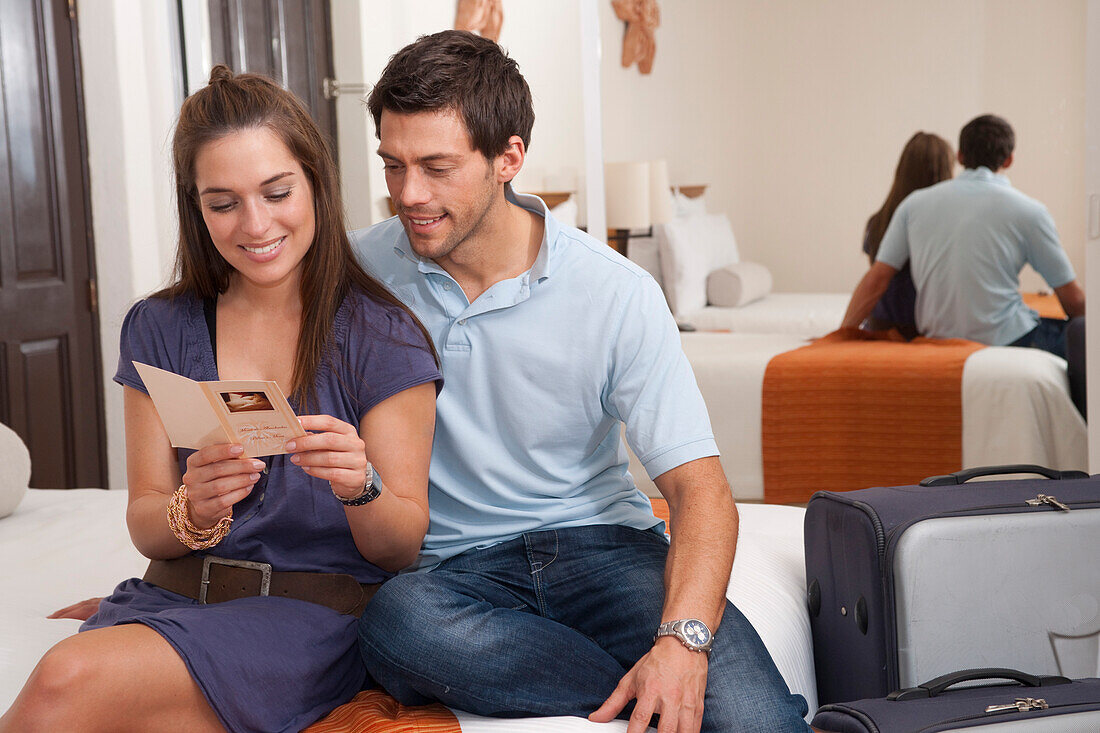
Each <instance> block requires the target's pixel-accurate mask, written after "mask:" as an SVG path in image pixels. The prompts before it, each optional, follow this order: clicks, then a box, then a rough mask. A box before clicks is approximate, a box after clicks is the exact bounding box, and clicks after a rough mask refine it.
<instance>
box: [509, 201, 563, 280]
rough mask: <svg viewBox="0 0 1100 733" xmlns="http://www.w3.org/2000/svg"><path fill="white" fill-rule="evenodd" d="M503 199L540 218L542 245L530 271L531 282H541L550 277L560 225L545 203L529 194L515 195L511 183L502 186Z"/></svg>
mask: <svg viewBox="0 0 1100 733" xmlns="http://www.w3.org/2000/svg"><path fill="white" fill-rule="evenodd" d="M504 198H505V199H506V200H507V201H509V202H510V203H513V204H515V205H516V206H519V207H520V208H523V209H527V210H528V211H530V212H531V213H533V214H537V215H539V216H541V217H542V220H543V229H542V245H541V246H540V247H539V253H538V255H536V256H535V262H534V264H532V265H531V270H530V273H531V281H532V282H542V281H543V280H545V279H546V278H548V277H550V258H551V256H552V254H553V253H552V252H551V249H552V243H553V242H557V241H558V231H559V230H560V229H561V224H559V223H558V220H557V219H555V218H554V216H553V214H551V213H550V209H548V208H547V207H546V202H545V201H543V200H542V199H540V198H539V197H538V196H534V195H532V194H529V193H516V192H515V190H513V188H512V184H511V183H506V184H504Z"/></svg>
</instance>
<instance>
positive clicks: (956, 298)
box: [842, 115, 1085, 357]
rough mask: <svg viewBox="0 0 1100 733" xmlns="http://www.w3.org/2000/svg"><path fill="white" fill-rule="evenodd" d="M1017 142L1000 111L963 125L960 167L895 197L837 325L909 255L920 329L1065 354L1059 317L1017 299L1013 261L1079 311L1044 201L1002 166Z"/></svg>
mask: <svg viewBox="0 0 1100 733" xmlns="http://www.w3.org/2000/svg"><path fill="white" fill-rule="evenodd" d="M1014 148H1015V134H1014V133H1013V131H1012V127H1011V126H1009V124H1008V123H1007V122H1005V121H1004V120H1003V119H1001V118H1000V117H996V116H994V115H982V116H981V117H977V118H975V119H974V120H972V121H970V122H969V123H967V125H966V126H965V127H963V129H962V132H961V133H960V134H959V154H958V155H959V162H960V163H961V164H962V165H963V166H964V167H965V168H966V170H965V171H963V172H962V173H961V174H959V176H958V177H956V178H954V179H953V180H948V181H943V182H942V183H938V184H936V185H934V186H929V187H928V188H924V189H921V190H919V191H914V192H913V193H912V194H910V195H909V196H908V197H907V198H906V199H905V200H904V201H902V202H901V205H899V206H898V208H897V210H896V211H895V212H894V216H893V218H892V219H891V220H890V225H889V227H888V228H887V230H886V234H885V235H884V236H883V238H882V244H881V246H880V247H879V251H878V256H877V258H876V260H875V263H874V264H873V265H872V266H871V269H870V270H869V271H868V272H867V274H866V275H865V276H864V278H863V280H861V281H860V283H859V285H858V286H857V287H856V290H855V292H854V293H853V294H852V300H851V303H850V304H849V306H848V312H847V314H846V315H845V318H844V323H843V324H842V325H844V326H849V327H858V326H859V325H860V324H861V323H862V322H863V320H864V318H866V317H867V315H868V314H869V313H870V312H871V309H872V308H873V307H874V304H875V303H876V302H877V301H878V298H879V297H880V296H881V294H882V292H884V291H885V289H886V286H887V284H888V283H889V282H890V279H891V278H892V277H893V276H894V273H896V272H897V271H898V270H900V269H901V268H902V267H903V266H904V265H905V263H906V261H908V262H909V263H910V270H911V272H912V274H913V283H914V284H915V285H916V290H917V307H916V317H917V330H918V331H919V332H920V333H921V334H922V335H924V336H930V337H934V338H965V339H970V340H972V341H979V342H981V343H984V344H990V345H994V346H1033V347H1036V348H1041V349H1045V350H1047V351H1050V352H1052V353H1055V354H1057V355H1059V356H1063V357H1064V356H1065V355H1066V354H1065V329H1066V322H1065V321H1064V320H1054V319H1045V318H1044V319H1040V318H1039V315H1038V314H1037V313H1036V312H1035V311H1033V310H1031V309H1030V308H1028V307H1027V306H1026V305H1025V304H1024V302H1023V298H1021V296H1020V293H1019V287H1020V285H1019V274H1020V270H1021V269H1022V268H1023V266H1024V265H1025V264H1030V265H1031V266H1032V267H1033V268H1034V269H1035V270H1036V271H1037V272H1038V273H1039V274H1040V275H1042V276H1043V278H1044V279H1045V280H1046V281H1047V284H1049V285H1050V286H1051V287H1052V288H1053V289H1054V292H1055V293H1056V294H1057V296H1058V299H1059V301H1060V302H1061V303H1062V307H1063V308H1064V309H1065V311H1066V313H1067V314H1068V315H1069V316H1070V317H1073V316H1079V315H1084V313H1085V295H1084V291H1083V290H1082V289H1081V286H1080V285H1079V284H1078V283H1077V280H1076V276H1075V275H1074V272H1073V267H1072V265H1070V262H1069V258H1068V257H1066V253H1065V251H1064V250H1063V249H1062V246H1061V244H1060V243H1059V241H1058V233H1057V231H1056V230H1055V227H1054V220H1053V219H1052V218H1051V216H1050V214H1049V213H1048V212H1047V210H1046V207H1044V206H1043V205H1042V204H1040V203H1039V202H1038V201H1036V200H1034V199H1032V198H1029V197H1028V196H1025V195H1024V194H1022V193H1020V192H1019V191H1017V190H1016V189H1014V188H1012V186H1011V184H1010V183H1009V181H1008V179H1007V178H1006V177H1005V176H1004V175H1003V174H1002V173H1001V171H1003V170H1004V169H1006V168H1008V167H1009V166H1010V165H1012V160H1013V150H1014Z"/></svg>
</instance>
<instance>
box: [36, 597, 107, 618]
mask: <svg viewBox="0 0 1100 733" xmlns="http://www.w3.org/2000/svg"><path fill="white" fill-rule="evenodd" d="M102 600H103V599H102V598H89V599H87V600H85V601H80V602H78V603H74V604H73V605H71V606H65V607H64V608H61V609H58V610H57V611H54V612H53V613H51V614H50V615H49V616H47V617H46V618H75V619H76V620H77V621H87V620H88V619H89V618H91V617H92V615H93V614H95V612H96V611H98V610H99V602H100V601H102Z"/></svg>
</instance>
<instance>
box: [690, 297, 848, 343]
mask: <svg viewBox="0 0 1100 733" xmlns="http://www.w3.org/2000/svg"><path fill="white" fill-rule="evenodd" d="M850 299H851V295H850V294H848V293H769V294H768V295H766V296H764V297H763V298H761V299H760V300H757V301H754V302H752V303H749V304H748V305H743V306H740V307H738V308H723V307H719V306H715V305H708V306H707V307H705V308H701V309H700V310H697V311H695V312H693V313H687V314H685V315H684V316H682V317H680V318H677V319H676V320H677V321H678V322H680V323H688V324H691V325H692V326H694V327H695V328H697V329H699V330H701V331H722V330H725V331H731V332H733V333H760V334H775V333H780V334H793V335H796V336H808V337H814V336H824V335H825V334H827V333H831V332H833V331H835V330H836V329H838V328H840V322H841V321H843V320H844V311H845V310H847V308H848V301H849V300H850Z"/></svg>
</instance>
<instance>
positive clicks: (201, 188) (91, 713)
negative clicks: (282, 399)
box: [0, 66, 441, 732]
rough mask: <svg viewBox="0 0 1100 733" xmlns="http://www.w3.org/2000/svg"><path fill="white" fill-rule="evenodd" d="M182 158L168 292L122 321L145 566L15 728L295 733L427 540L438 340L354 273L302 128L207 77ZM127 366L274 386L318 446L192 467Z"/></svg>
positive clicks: (42, 671)
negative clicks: (388, 587) (386, 584)
mask: <svg viewBox="0 0 1100 733" xmlns="http://www.w3.org/2000/svg"><path fill="white" fill-rule="evenodd" d="M173 157H174V168H175V178H176V198H177V206H178V210H179V220H180V239H179V249H178V253H177V266H176V276H175V280H174V282H173V284H171V285H170V286H169V287H168V288H166V289H164V290H162V291H160V292H158V293H155V294H154V295H152V296H150V297H148V298H146V299H144V300H141V301H139V302H138V303H137V304H135V305H134V307H133V308H132V309H131V310H130V312H129V314H128V315H127V317H126V320H125V322H124V323H123V326H122V338H121V348H120V352H121V354H120V358H119V368H118V372H117V374H116V376H115V380H116V381H117V382H119V383H120V384H122V385H123V388H124V394H125V422H126V450H127V471H128V485H129V504H128V508H127V515H126V521H127V525H128V527H129V530H130V535H131V537H132V539H133V541H134V544H135V546H136V547H137V548H138V550H140V551H141V552H142V553H143V554H144V555H146V556H147V557H149V558H150V560H151V562H150V565H149V569H148V571H147V572H146V574H145V576H144V578H143V579H137V578H133V579H130V580H127V581H125V582H123V583H122V584H121V585H119V586H118V587H117V588H116V589H115V591H114V593H113V594H112V595H111V596H109V597H108V598H105V599H104V600H103V601H102V603H100V605H99V607H98V611H97V613H96V614H95V615H94V616H93V617H92V618H90V619H89V620H88V621H87V622H86V623H85V624H84V626H83V627H82V628H81V631H83V632H85V633H80V634H77V635H76V636H72V637H69V638H68V639H65V640H63V641H61V642H60V643H59V644H57V645H56V646H55V647H54V648H53V649H51V650H50V651H49V652H47V654H46V655H45V657H43V659H42V661H41V662H40V663H39V665H38V666H37V667H36V669H35V671H34V672H33V673H32V674H31V677H30V679H29V680H28V682H27V684H26V686H25V687H24V689H23V691H22V692H21V693H20V696H19V697H18V698H17V700H16V702H15V704H14V705H13V706H12V708H11V710H9V711H8V713H7V714H5V716H4V717H3V718H2V719H0V731H5V732H6V731H12V730H19V731H28V730H78V729H79V730H86V731H91V730H113V731H114V730H118V731H121V730H134V731H150V730H162V729H172V730H187V731H208V730H222V729H223V728H224V729H229V730H234V731H246V730H247V731H297V730H300V729H302V728H304V727H306V726H307V725H309V724H310V723H312V722H313V721H315V720H317V719H318V718H320V717H322V716H323V715H325V714H326V713H327V712H328V711H329V710H331V709H332V708H334V707H336V706H337V705H339V704H341V703H343V702H345V701H346V700H348V699H350V698H351V697H352V696H353V695H354V694H355V693H356V692H357V691H358V690H359V689H360V688H361V686H362V684H363V682H364V678H365V670H364V669H363V666H362V662H361V661H360V657H359V653H358V650H357V648H356V621H357V617H358V614H359V612H361V610H362V607H363V606H364V605H365V603H366V601H367V600H369V598H370V596H371V595H372V593H373V591H374V589H375V588H376V587H377V585H378V584H380V583H381V582H382V581H384V580H385V579H387V578H388V577H390V576H392V575H393V574H394V573H395V572H396V571H398V570H400V569H401V568H403V567H405V566H407V565H409V564H411V563H412V562H413V561H414V560H415V558H416V556H417V553H418V551H419V548H420V545H421V542H422V540H423V538H424V533H425V532H426V530H427V527H428V500H427V485H428V460H429V455H430V452H431V443H432V434H433V429H434V415H435V412H434V408H435V395H436V391H437V387H438V385H439V384H440V381H441V377H440V373H439V370H438V368H437V363H436V359H435V356H434V353H433V352H432V349H431V346H430V344H431V341H430V339H429V338H428V336H427V334H426V333H425V332H424V330H423V328H422V327H421V326H420V324H419V323H418V322H417V321H416V319H415V318H414V317H413V316H412V314H411V313H410V312H409V311H408V310H407V309H406V308H405V307H404V306H402V305H401V304H400V303H399V302H398V301H397V300H396V299H395V298H394V297H393V296H392V295H391V294H390V293H389V292H388V291H386V290H385V289H384V288H383V287H382V286H381V285H379V284H378V283H377V282H376V281H375V280H373V279H372V278H370V277H369V276H368V275H367V274H366V273H365V272H364V271H363V270H362V269H361V268H360V267H359V265H358V264H357V262H356V259H355V257H354V256H353V254H352V251H351V248H350V245H349V243H348V239H347V236H346V234H345V227H344V223H343V214H342V206H341V202H340V197H339V188H338V181H337V174H336V168H335V165H334V162H333V160H332V156H331V154H330V153H329V150H328V147H327V145H326V143H325V141H324V138H323V137H322V136H321V133H320V132H319V130H318V129H317V127H316V125H315V124H314V123H313V122H312V120H311V119H310V117H309V114H308V113H307V112H306V110H305V108H304V107H303V106H302V105H301V103H300V102H299V101H298V100H297V99H296V98H295V97H294V96H293V95H291V94H290V93H289V92H287V91H285V90H283V89H281V88H279V87H278V85H276V84H275V83H273V82H272V81H270V80H268V79H265V78H263V77H260V76H256V75H251V74H240V75H234V74H233V73H232V72H231V71H230V70H229V69H228V68H226V67H224V66H218V67H215V68H214V70H213V71H212V73H211V76H210V83H209V85H208V86H207V87H205V88H204V89H202V90H200V91H198V92H196V93H195V94H194V95H192V96H191V97H189V98H188V99H187V100H186V101H185V102H184V105H183V108H182V109H181V111H180V117H179V121H178V124H177V127H176V131H175V136H174V138H173ZM134 361H138V362H143V363H146V364H151V365H153V366H156V367H159V368H161V369H166V370H169V371H172V372H175V373H177V374H182V375H184V376H186V377H189V378H191V379H194V380H200V381H209V380H218V379H222V380H245V379H262V380H273V381H275V382H277V383H278V384H279V385H280V386H281V388H282V390H283V392H285V393H286V394H287V395H289V399H290V403H291V405H292V406H293V407H294V409H295V412H296V413H297V414H298V415H299V416H300V417H299V421H300V422H301V424H302V427H304V428H305V430H306V431H308V434H307V435H306V436H305V437H299V438H294V439H292V440H290V441H289V442H288V443H286V445H285V449H286V451H287V453H286V454H283V455H275V456H268V457H265V458H264V460H260V459H257V458H248V457H245V456H244V455H243V453H244V448H243V446H241V445H239V444H228V443H222V444H216V445H210V446H207V447H205V448H203V449H201V450H198V451H193V450H184V449H178V450H177V449H175V448H173V447H172V446H171V443H170V441H169V439H168V436H167V434H166V432H165V429H164V427H163V426H162V424H161V421H160V419H159V417H158V415H157V412H156V410H155V408H154V406H153V402H152V400H151V399H150V397H149V396H148V393H147V389H146V387H145V385H144V383H143V382H142V381H141V378H140V376H139V374H138V373H137V371H136V369H135V367H134V365H133V362H134ZM383 477H384V478H383ZM177 487H178V488H177Z"/></svg>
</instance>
